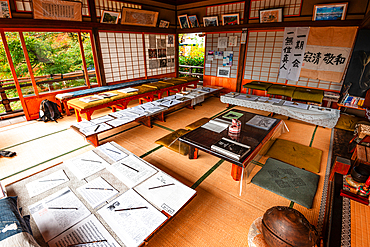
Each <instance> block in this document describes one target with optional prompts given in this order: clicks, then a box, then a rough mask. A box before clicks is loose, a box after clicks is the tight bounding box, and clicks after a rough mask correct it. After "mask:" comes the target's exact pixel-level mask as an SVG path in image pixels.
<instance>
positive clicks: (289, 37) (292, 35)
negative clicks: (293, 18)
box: [279, 27, 310, 81]
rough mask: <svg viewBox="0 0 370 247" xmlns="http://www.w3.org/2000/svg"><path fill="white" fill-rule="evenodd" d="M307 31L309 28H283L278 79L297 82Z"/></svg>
mask: <svg viewBox="0 0 370 247" xmlns="http://www.w3.org/2000/svg"><path fill="white" fill-rule="evenodd" d="M309 30H310V28H309V27H286V28H285V31H284V40H283V48H282V52H281V60H280V70H279V78H284V79H287V80H292V81H298V79H299V74H300V72H301V68H302V63H303V58H304V52H305V50H306V45H307V38H308V33H309Z"/></svg>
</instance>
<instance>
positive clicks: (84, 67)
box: [78, 31, 91, 88]
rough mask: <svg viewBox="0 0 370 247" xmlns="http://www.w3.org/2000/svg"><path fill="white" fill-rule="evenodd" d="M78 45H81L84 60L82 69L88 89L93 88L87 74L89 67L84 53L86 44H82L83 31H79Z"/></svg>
mask: <svg viewBox="0 0 370 247" xmlns="http://www.w3.org/2000/svg"><path fill="white" fill-rule="evenodd" d="M78 43H79V44H80V51H81V59H82V69H83V71H84V76H85V81H86V85H87V87H88V88H90V87H91V85H90V79H89V73H88V72H87V65H86V59H85V52H84V44H83V43H82V37H81V31H78Z"/></svg>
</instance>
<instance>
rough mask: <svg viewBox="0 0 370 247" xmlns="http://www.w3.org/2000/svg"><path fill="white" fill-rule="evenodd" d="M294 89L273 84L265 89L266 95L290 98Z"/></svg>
mask: <svg viewBox="0 0 370 247" xmlns="http://www.w3.org/2000/svg"><path fill="white" fill-rule="evenodd" d="M295 89H296V87H293V86H287V85H280V84H274V85H271V86H270V87H269V88H268V89H267V93H268V94H272V95H281V96H287V97H290V98H292V97H293V93H294V90H295Z"/></svg>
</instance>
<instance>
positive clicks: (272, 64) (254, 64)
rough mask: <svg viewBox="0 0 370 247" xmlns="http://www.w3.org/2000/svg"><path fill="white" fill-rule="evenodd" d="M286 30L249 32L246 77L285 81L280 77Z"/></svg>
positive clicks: (249, 78)
mask: <svg viewBox="0 0 370 247" xmlns="http://www.w3.org/2000/svg"><path fill="white" fill-rule="evenodd" d="M283 39H284V31H251V32H249V33H248V43H247V52H246V53H247V55H246V62H245V70H244V79H248V80H260V81H268V82H280V83H285V81H286V80H285V79H279V78H278V76H279V67H280V56H281V49H282V47H283Z"/></svg>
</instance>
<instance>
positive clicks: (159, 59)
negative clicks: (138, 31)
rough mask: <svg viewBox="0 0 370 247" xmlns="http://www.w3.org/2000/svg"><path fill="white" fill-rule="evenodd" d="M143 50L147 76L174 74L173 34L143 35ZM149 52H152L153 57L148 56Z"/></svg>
mask: <svg viewBox="0 0 370 247" xmlns="http://www.w3.org/2000/svg"><path fill="white" fill-rule="evenodd" d="M150 40H151V41H150ZM145 50H146V51H145V52H146V71H147V75H148V76H155V75H162V74H168V73H174V72H175V64H176V63H175V35H174V34H145ZM149 50H151V51H153V52H154V53H155V56H154V55H151V56H149ZM160 50H161V51H160Z"/></svg>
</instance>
